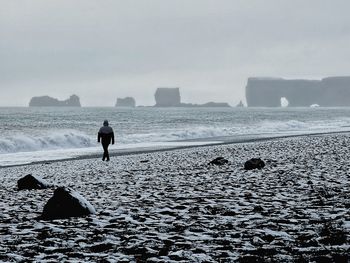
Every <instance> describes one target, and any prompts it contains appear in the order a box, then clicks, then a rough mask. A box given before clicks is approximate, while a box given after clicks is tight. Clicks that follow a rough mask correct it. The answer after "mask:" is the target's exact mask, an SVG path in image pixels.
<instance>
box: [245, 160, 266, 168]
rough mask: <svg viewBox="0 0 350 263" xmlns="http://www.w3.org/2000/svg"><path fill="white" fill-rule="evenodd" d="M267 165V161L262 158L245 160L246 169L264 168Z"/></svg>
mask: <svg viewBox="0 0 350 263" xmlns="http://www.w3.org/2000/svg"><path fill="white" fill-rule="evenodd" d="M264 167H265V162H264V161H263V160H261V159H260V158H252V159H250V160H248V161H246V162H245V164H244V169H245V170H253V169H262V168H264Z"/></svg>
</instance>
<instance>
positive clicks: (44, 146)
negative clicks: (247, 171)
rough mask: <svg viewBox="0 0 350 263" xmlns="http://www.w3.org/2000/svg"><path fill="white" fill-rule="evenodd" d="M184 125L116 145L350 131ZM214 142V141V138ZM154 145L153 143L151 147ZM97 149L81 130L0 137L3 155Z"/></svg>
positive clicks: (120, 139)
mask: <svg viewBox="0 0 350 263" xmlns="http://www.w3.org/2000/svg"><path fill="white" fill-rule="evenodd" d="M225 125H226V126H210V125H203V124H201V125H198V126H187V127H186V126H185V127H184V128H181V129H180V128H172V129H171V128H166V129H158V130H156V129H152V130H150V131H148V132H146V131H135V133H123V132H122V131H119V130H118V129H115V134H116V143H117V145H121V146H122V147H127V148H136V147H140V144H147V143H151V145H153V144H154V145H155V143H161V142H169V141H185V140H192V139H208V140H212V139H213V138H216V137H230V136H232V137H235V136H250V137H252V136H255V135H256V136H259V135H267V136H269V135H270V136H278V135H285V134H288V135H293V134H308V133H317V132H335V131H349V130H350V126H349V125H350V119H349V118H342V119H336V120H329V121H324V120H317V121H307V122H304V121H300V120H287V121H281V120H278V121H277V120H276V121H271V120H262V121H260V122H256V123H254V122H253V123H252V122H251V123H244V124H242V122H241V123H232V124H230V126H228V123H225ZM214 140H215V139H214ZM152 143H153V144H152ZM96 146H98V145H97V143H96V134H86V133H83V132H81V131H79V130H58V131H54V132H53V131H50V130H47V131H45V132H41V134H39V133H38V134H35V135H34V134H30V135H28V134H14V135H12V136H6V137H1V136H0V154H9V153H20V152H37V151H52V150H67V149H72V150H74V149H80V150H79V153H80V154H83V152H84V151H86V152H87V153H88V152H89V151H90V150H89V149H91V148H93V147H96Z"/></svg>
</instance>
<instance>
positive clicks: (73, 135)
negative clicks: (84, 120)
mask: <svg viewBox="0 0 350 263" xmlns="http://www.w3.org/2000/svg"><path fill="white" fill-rule="evenodd" d="M94 145H95V144H94V141H93V139H92V138H91V137H90V136H88V135H86V134H82V133H81V132H78V131H61V132H53V133H48V134H45V135H40V134H37V135H26V134H16V135H14V136H7V137H3V138H1V137H0V153H15V152H34V151H42V150H55V149H69V148H86V147H92V146H94Z"/></svg>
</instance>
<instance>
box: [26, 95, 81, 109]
mask: <svg viewBox="0 0 350 263" xmlns="http://www.w3.org/2000/svg"><path fill="white" fill-rule="evenodd" d="M29 107H81V105H80V99H79V97H78V96H77V95H72V96H70V97H69V99H66V100H58V99H56V98H52V97H49V96H41V97H33V98H32V99H31V100H30V102H29Z"/></svg>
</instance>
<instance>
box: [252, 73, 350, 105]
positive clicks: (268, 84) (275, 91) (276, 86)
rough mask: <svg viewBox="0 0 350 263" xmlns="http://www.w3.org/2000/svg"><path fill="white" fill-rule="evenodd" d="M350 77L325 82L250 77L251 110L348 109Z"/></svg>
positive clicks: (349, 102)
mask: <svg viewBox="0 0 350 263" xmlns="http://www.w3.org/2000/svg"><path fill="white" fill-rule="evenodd" d="M349 97H350V76H346V77H329V78H324V79H322V80H306V79H282V78H249V79H248V82H247V86H246V98H247V105H248V106H249V107H281V99H282V98H284V99H286V100H287V101H288V107H310V106H311V105H316V104H317V105H319V106H321V107H347V106H350V100H349Z"/></svg>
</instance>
